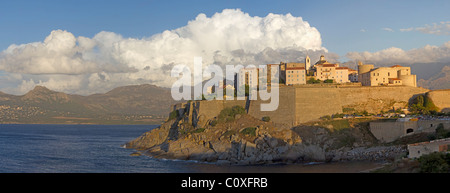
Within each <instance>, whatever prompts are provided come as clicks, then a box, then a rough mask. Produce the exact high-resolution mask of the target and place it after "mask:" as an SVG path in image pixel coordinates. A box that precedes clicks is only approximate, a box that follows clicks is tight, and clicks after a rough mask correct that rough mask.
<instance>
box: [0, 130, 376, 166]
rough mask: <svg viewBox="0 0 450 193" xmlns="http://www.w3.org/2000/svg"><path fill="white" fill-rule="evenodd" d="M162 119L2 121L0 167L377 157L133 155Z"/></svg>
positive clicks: (192, 164) (328, 164) (346, 163)
mask: <svg viewBox="0 0 450 193" xmlns="http://www.w3.org/2000/svg"><path fill="white" fill-rule="evenodd" d="M156 127H157V125H38V124H36V125H33V124H30V125H27V124H1V125H0V173H260V172H265V173H355V172H360V171H364V170H368V169H371V168H375V167H379V166H380V165H381V163H375V162H344V163H308V164H273V165H256V166H226V165H216V164H211V163H200V162H196V161H184V160H164V159H155V158H151V157H148V156H130V154H131V153H133V152H134V150H132V149H126V148H122V145H123V144H125V143H126V142H128V141H130V140H132V139H135V138H137V137H139V136H140V135H141V134H143V133H144V132H147V131H149V130H151V129H154V128H156Z"/></svg>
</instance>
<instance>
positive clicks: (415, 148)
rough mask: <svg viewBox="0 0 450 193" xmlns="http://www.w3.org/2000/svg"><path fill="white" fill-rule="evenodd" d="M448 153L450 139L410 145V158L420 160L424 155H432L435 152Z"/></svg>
mask: <svg viewBox="0 0 450 193" xmlns="http://www.w3.org/2000/svg"><path fill="white" fill-rule="evenodd" d="M448 151H450V138H445V139H439V140H434V141H429V142H421V143H414V144H408V152H409V155H408V157H409V158H419V157H420V156H422V155H426V154H430V153H433V152H448Z"/></svg>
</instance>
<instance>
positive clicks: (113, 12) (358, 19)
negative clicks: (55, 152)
mask: <svg viewBox="0 0 450 193" xmlns="http://www.w3.org/2000/svg"><path fill="white" fill-rule="evenodd" d="M225 8H240V9H241V10H242V11H243V12H246V13H249V14H250V15H251V16H260V17H264V16H266V15H267V14H268V13H278V14H286V13H291V14H292V15H293V16H296V17H302V18H303V19H304V20H305V21H308V22H309V23H310V25H311V26H313V27H316V28H317V29H318V30H319V32H320V33H321V36H322V43H323V46H324V47H326V48H328V50H329V51H331V52H335V53H338V54H339V55H341V56H343V55H345V54H346V53H347V52H350V51H371V52H373V51H377V50H381V49H385V48H389V47H392V46H395V47H398V48H402V49H405V50H409V49H412V48H419V47H423V46H425V45H427V44H430V45H441V44H442V43H444V42H446V41H448V40H449V39H450V38H449V36H448V35H446V36H445V35H441V36H439V35H433V34H424V33H420V32H409V33H406V32H400V31H399V29H406V28H410V27H414V28H415V27H421V26H425V25H431V24H433V23H438V22H441V21H449V20H450V13H449V12H448V10H450V1H448V0H441V1H438V0H431V1H423V0H421V1H412V0H408V1H403V0H398V1H391V0H376V1H374V0H357V1H351V0H339V1H337V0H335V1H326V0H314V1H266V0H262V1H234V0H232V1H203V0H201V1H200V0H195V1H152V0H130V1H117V0H94V1H92V0H89V1H87V0H76V1H71V0H64V1H59V0H39V1H30V0H26V1H24V0H14V1H2V2H1V3H0V26H1V30H0V49H1V50H4V49H6V48H7V47H8V46H9V45H10V44H23V43H29V42H34V41H42V40H43V39H44V38H45V37H46V36H47V35H48V34H49V33H50V31H52V30H56V29H62V30H67V31H69V32H71V33H73V34H74V35H75V36H86V37H92V36H94V35H95V34H96V33H98V32H100V31H112V32H115V33H118V34H121V35H123V36H124V37H137V38H139V37H149V36H151V35H153V34H156V33H161V32H162V31H164V30H171V29H176V28H178V27H181V26H184V25H186V24H187V22H188V21H189V20H193V19H194V18H195V17H196V16H197V15H198V14H199V13H205V14H206V15H207V16H211V15H213V14H214V13H216V12H221V11H222V10H223V9H225ZM383 28H390V29H392V30H394V31H393V32H389V31H385V30H382V29H383ZM363 31H365V32H363Z"/></svg>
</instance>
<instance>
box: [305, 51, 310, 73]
mask: <svg viewBox="0 0 450 193" xmlns="http://www.w3.org/2000/svg"><path fill="white" fill-rule="evenodd" d="M310 68H311V59H310V58H309V56H308V55H306V58H305V70H307V71H308V70H309V69H310Z"/></svg>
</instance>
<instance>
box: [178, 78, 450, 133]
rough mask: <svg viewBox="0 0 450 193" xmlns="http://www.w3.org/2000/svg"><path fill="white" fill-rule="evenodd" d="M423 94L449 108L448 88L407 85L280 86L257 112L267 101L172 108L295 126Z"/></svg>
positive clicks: (201, 116) (192, 114)
mask: <svg viewBox="0 0 450 193" xmlns="http://www.w3.org/2000/svg"><path fill="white" fill-rule="evenodd" d="M425 93H428V95H429V96H430V97H431V98H432V100H433V102H434V103H435V104H436V106H438V107H439V108H440V109H441V110H444V109H450V104H449V103H450V102H449V100H448V98H449V97H448V96H449V93H450V90H440V91H429V90H427V89H424V88H420V87H409V86H390V87H387V86H376V87H361V86H357V87H356V86H349V87H342V86H316V87H302V86H298V87H296V86H286V87H280V89H279V97H280V100H279V106H278V109H277V110H275V111H261V110H260V109H261V104H262V103H263V104H266V103H269V102H270V101H261V100H250V101H249V100H220V101H217V100H211V101H193V102H186V103H180V104H177V105H174V107H173V108H174V110H178V111H179V113H180V114H183V113H185V112H186V113H188V115H189V116H188V117H189V120H190V121H191V122H193V123H197V122H199V121H200V122H201V124H205V120H209V119H212V118H214V117H216V116H218V115H219V113H220V111H221V110H222V109H224V108H226V107H232V106H235V105H239V106H242V107H245V108H246V109H247V112H248V114H249V115H251V116H253V117H255V118H258V119H261V118H262V117H265V116H269V117H270V119H271V121H273V122H274V123H277V124H284V125H287V126H295V125H298V124H300V123H305V122H308V121H315V120H318V119H319V118H320V117H322V116H326V115H332V114H336V113H343V108H354V109H355V110H357V111H362V110H366V111H367V112H368V113H379V112H380V111H381V110H386V109H392V107H394V108H396V109H397V108H405V107H407V105H408V102H409V100H411V99H412V98H414V97H415V96H417V95H420V94H425Z"/></svg>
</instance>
